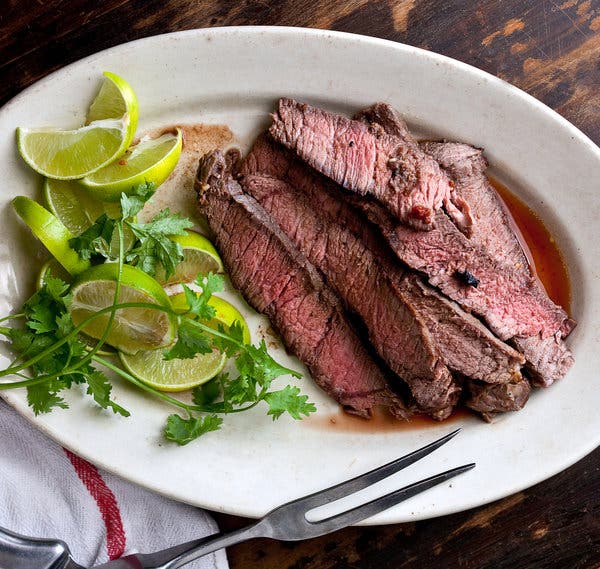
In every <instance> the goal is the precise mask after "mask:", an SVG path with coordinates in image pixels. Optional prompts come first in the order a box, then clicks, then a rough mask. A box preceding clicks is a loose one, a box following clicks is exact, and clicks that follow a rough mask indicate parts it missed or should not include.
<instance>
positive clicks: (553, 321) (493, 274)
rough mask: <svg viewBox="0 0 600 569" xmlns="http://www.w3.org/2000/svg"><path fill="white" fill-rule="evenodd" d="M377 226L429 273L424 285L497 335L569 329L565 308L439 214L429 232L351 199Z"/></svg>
mask: <svg viewBox="0 0 600 569" xmlns="http://www.w3.org/2000/svg"><path fill="white" fill-rule="evenodd" d="M353 201H354V203H355V204H356V205H357V206H358V207H359V208H360V209H362V210H363V211H364V212H365V213H366V214H367V217H368V218H369V219H370V220H371V221H372V222H373V223H375V224H376V225H378V226H379V228H380V229H381V232H382V234H383V236H384V237H385V239H386V240H387V242H388V243H389V245H390V246H391V248H392V249H393V251H394V252H395V253H396V255H397V256H398V258H399V259H400V260H401V261H403V262H404V263H406V264H407V265H408V266H409V267H411V268H413V269H415V270H417V271H420V272H422V273H424V274H425V275H427V276H428V279H429V283H430V284H431V285H433V286H435V287H437V288H439V289H440V290H441V291H442V292H443V293H444V294H445V295H446V296H448V297H450V298H451V299H452V300H454V301H456V302H458V303H459V304H460V305H461V306H463V307H465V308H467V309H469V310H471V311H473V312H474V313H475V314H477V315H479V316H481V317H482V318H484V319H485V321H486V322H487V324H488V326H489V327H490V329H491V330H492V332H494V333H495V334H496V335H497V336H498V337H499V338H500V339H502V340H508V339H510V338H513V337H514V336H525V337H527V336H536V335H538V334H541V336H542V337H543V338H547V337H549V336H554V335H556V334H557V333H559V334H561V336H562V335H564V334H565V333H567V332H568V331H569V330H570V329H571V324H570V321H569V319H568V317H567V315H566V314H565V312H564V311H563V310H562V309H561V308H560V307H558V306H556V305H555V304H554V303H553V302H552V301H551V300H550V299H549V298H548V296H547V295H546V293H545V292H544V291H543V290H542V289H541V287H540V285H539V283H538V282H537V281H535V280H534V279H532V278H531V277H528V276H527V275H524V274H523V273H521V272H518V271H516V270H515V269H514V268H513V267H510V266H506V265H502V264H500V263H499V262H497V261H496V260H495V259H494V258H492V257H491V256H490V255H489V253H488V252H487V251H486V250H485V249H484V248H483V247H481V246H479V245H477V244H475V243H472V242H470V241H469V240H468V239H467V238H466V237H465V236H464V235H463V234H462V233H461V232H460V231H458V229H457V228H456V226H455V225H454V224H453V223H452V222H451V221H450V219H448V218H447V217H446V215H445V214H444V213H442V212H439V213H438V214H437V215H436V217H437V220H436V227H435V229H433V230H431V231H415V230H413V229H410V228H409V227H406V226H405V225H402V224H399V223H397V222H396V221H395V220H394V219H393V218H392V217H391V216H390V215H389V214H388V213H387V211H385V209H384V208H382V207H381V206H380V205H379V204H377V203H375V202H367V201H365V200H362V199H361V200H353Z"/></svg>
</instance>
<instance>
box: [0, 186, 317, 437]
mask: <svg viewBox="0 0 600 569" xmlns="http://www.w3.org/2000/svg"><path fill="white" fill-rule="evenodd" d="M153 193H154V187H153V186H152V184H142V185H140V186H138V187H136V188H133V189H132V191H131V192H130V193H129V194H127V195H126V194H122V196H121V210H122V215H121V217H119V218H116V219H115V218H110V217H108V216H107V215H102V216H100V217H99V218H98V219H97V220H96V221H95V223H94V224H92V225H91V226H90V227H89V228H88V229H87V230H86V231H84V232H83V233H82V234H80V235H79V236H77V237H75V238H73V239H71V240H70V242H69V244H70V246H71V247H72V248H73V249H74V250H76V251H77V252H78V253H79V255H80V256H81V257H82V258H83V259H89V260H92V261H93V262H103V261H104V260H107V259H108V260H114V251H113V250H114V246H113V245H112V244H113V243H114V242H115V240H116V241H117V242H118V244H119V247H118V255H117V261H118V263H119V279H118V280H117V283H116V289H115V294H114V297H113V302H112V305H110V306H108V307H106V308H104V309H102V310H100V311H98V312H96V313H95V314H92V315H91V316H89V317H88V318H87V319H85V320H84V321H83V322H81V323H80V324H79V325H78V326H75V325H74V324H73V321H72V320H71V315H70V312H69V306H70V302H71V295H70V285H69V284H68V283H66V282H64V281H62V280H60V279H58V278H54V277H51V276H48V277H47V278H46V279H45V283H44V285H43V286H42V287H41V289H40V290H38V291H37V292H36V293H34V294H33V295H32V296H31V297H30V298H29V299H28V300H27V301H26V302H25V303H24V305H23V307H22V310H21V311H20V312H19V313H18V314H15V315H12V316H7V317H5V318H3V319H0V323H4V322H6V321H7V320H13V321H14V322H15V325H14V326H12V327H8V326H0V334H1V335H3V336H5V337H6V338H7V340H8V342H9V344H10V345H11V347H12V349H13V351H14V352H15V353H16V355H17V357H16V358H15V359H14V361H13V362H11V364H10V365H9V366H8V367H7V368H5V369H4V370H0V379H1V378H3V377H7V376H9V375H12V376H16V377H17V378H18V380H16V381H10V382H2V381H0V390H4V389H14V388H19V387H24V388H26V389H27V400H28V403H29V405H30V406H31V408H32V409H33V411H34V413H35V414H39V413H48V412H50V411H52V410H53V409H56V408H62V409H66V408H68V404H67V402H66V400H65V399H64V397H63V395H62V393H63V392H64V391H65V390H68V389H71V388H72V387H73V386H75V385H79V386H82V387H83V391H84V392H85V393H86V394H87V395H89V396H91V398H92V400H93V401H94V402H95V404H97V405H98V406H99V407H101V408H103V409H108V410H111V411H112V412H113V413H116V414H119V415H122V416H124V417H127V416H129V412H128V411H127V410H126V409H124V408H123V407H121V406H120V405H119V404H117V403H116V402H115V401H114V400H113V399H111V390H112V383H111V379H110V377H109V375H107V374H106V373H105V370H109V371H112V372H114V373H115V374H117V375H118V376H120V377H121V378H123V379H125V380H126V381H128V382H130V383H132V384H134V385H136V386H137V387H138V388H140V389H141V390H144V391H146V392H148V393H150V394H151V395H153V396H154V397H157V398H160V399H161V400H163V401H165V402H167V403H169V404H170V405H172V406H174V407H176V408H178V409H179V411H178V412H177V413H173V414H171V415H169V416H168V417H167V420H166V424H165V428H164V436H165V437H166V438H167V439H168V440H170V441H173V442H175V443H178V444H180V445H184V444H188V443H189V442H191V441H193V440H195V439H197V438H198V437H200V436H202V435H204V434H206V433H209V432H211V431H216V430H218V429H220V428H221V426H222V424H223V417H222V415H227V414H230V413H238V412H242V411H245V410H248V409H251V408H253V407H255V406H257V405H258V404H260V403H261V402H262V403H264V404H266V406H267V408H268V409H267V414H268V415H269V416H271V417H272V418H273V420H275V419H278V418H279V417H281V416H282V415H283V414H285V413H287V414H289V415H290V416H291V417H292V418H294V419H301V418H302V417H303V416H307V415H309V414H310V413H313V412H314V411H315V410H316V408H315V406H314V404H313V403H310V402H309V401H308V397H307V396H305V395H302V394H301V393H300V389H299V388H298V387H296V386H291V385H286V386H284V387H282V388H281V387H280V388H278V389H276V388H274V385H273V384H274V382H275V381H276V380H277V379H278V378H280V377H282V376H286V375H289V376H292V377H296V378H298V377H300V375H299V374H298V373H297V372H296V371H294V370H291V369H288V368H286V367H284V366H282V365H281V364H279V363H278V362H277V361H275V360H274V359H273V357H272V356H271V355H270V354H269V352H268V350H267V346H266V344H265V342H264V341H261V342H260V343H259V344H258V345H249V344H246V343H245V342H244V339H243V328H242V326H241V324H240V323H239V322H234V324H233V325H232V326H229V327H227V328H226V327H224V326H223V325H221V324H219V325H218V326H215V324H214V322H215V320H214V317H215V310H214V308H213V307H212V306H211V305H210V303H209V301H210V298H211V297H212V295H213V294H214V293H216V292H220V291H222V290H223V286H224V282H223V277H221V276H220V275H215V274H212V273H209V274H207V275H199V276H198V278H197V279H196V281H195V283H194V284H195V285H196V286H197V287H198V288H199V289H200V292H196V291H195V290H192V288H191V287H189V286H186V285H184V287H183V289H184V292H185V298H186V300H187V304H188V311H187V312H186V313H184V314H181V313H179V312H177V313H176V312H175V311H174V310H172V309H171V308H169V307H164V306H159V305H157V304H152V303H119V302H118V299H119V291H120V287H121V279H120V275H121V272H122V266H123V264H124V263H128V264H131V265H134V266H136V267H138V268H140V269H141V270H143V271H145V272H147V273H148V274H151V275H154V274H155V273H156V271H157V269H158V267H162V270H163V271H164V274H165V275H166V277H167V278H168V277H169V276H170V275H172V274H173V273H174V271H175V267H176V266H177V264H178V263H179V262H180V261H181V260H182V258H183V253H182V250H181V247H180V245H179V244H178V243H177V242H176V241H174V240H173V239H172V237H173V236H174V235H185V233H186V230H187V229H189V228H190V227H191V226H192V223H191V221H190V220H189V219H186V218H183V217H181V216H180V215H178V214H172V213H170V212H169V210H163V211H162V212H160V213H159V214H157V215H156V216H155V217H154V218H152V219H151V220H150V221H148V222H146V223H140V222H138V221H137V219H136V216H137V214H138V213H139V212H140V211H141V209H142V208H143V206H144V204H145V203H146V201H147V200H148V199H149V198H150V197H151V196H152V195H153ZM125 230H129V231H130V232H131V233H132V235H133V236H134V239H133V242H132V243H131V245H130V246H129V248H128V249H127V250H125V247H124V237H123V236H124V232H125ZM134 306H135V307H137V308H147V309H152V310H163V311H166V312H169V313H170V314H171V315H172V316H173V317H175V318H176V319H177V322H178V326H177V340H176V342H175V343H174V344H173V345H172V346H170V347H169V348H168V349H166V350H165V351H164V358H165V359H167V360H171V359H176V358H179V359H186V358H193V357H195V356H196V355H198V354H206V353H210V352H211V351H212V350H219V351H221V352H223V353H224V354H226V355H227V357H228V358H229V359H230V361H231V362H232V363H233V365H232V366H230V367H231V368H232V369H231V371H230V372H222V373H220V374H218V375H217V376H216V377H215V378H214V379H213V380H211V381H210V382H208V383H206V384H204V385H201V386H198V387H196V388H195V389H193V391H192V394H191V402H189V403H188V402H184V401H182V400H180V399H178V398H174V397H172V396H170V395H168V394H166V393H164V392H161V391H158V390H156V389H155V388H153V387H151V386H149V385H147V384H145V383H143V382H141V381H140V380H139V379H137V378H136V377H135V376H133V375H132V374H130V373H129V372H128V371H126V370H124V369H123V368H122V367H121V366H120V364H119V362H118V360H113V359H112V358H110V357H108V356H101V355H100V349H101V348H102V346H103V345H104V343H105V342H106V340H107V339H108V337H109V335H110V330H111V327H112V323H113V320H114V318H115V314H116V312H117V311H118V310H119V309H122V308H132V307H134ZM107 313H108V314H109V316H110V317H109V319H108V322H107V325H106V328H105V330H104V333H103V334H102V337H101V338H100V340H98V341H97V342H96V343H95V344H94V345H93V346H90V345H88V344H87V342H86V341H84V340H83V338H82V336H81V330H82V329H84V328H85V326H86V325H87V324H88V323H89V322H90V321H92V320H93V319H95V318H98V317H100V316H102V315H104V314H107Z"/></svg>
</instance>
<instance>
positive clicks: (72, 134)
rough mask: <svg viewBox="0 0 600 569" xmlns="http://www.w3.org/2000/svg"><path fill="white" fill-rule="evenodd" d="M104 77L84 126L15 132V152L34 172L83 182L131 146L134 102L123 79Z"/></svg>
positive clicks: (131, 91)
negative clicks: (84, 178) (16, 151)
mask: <svg viewBox="0 0 600 569" xmlns="http://www.w3.org/2000/svg"><path fill="white" fill-rule="evenodd" d="M104 75H105V79H104V83H103V84H102V87H101V89H100V92H99V93H98V96H97V97H96V99H95V100H94V102H93V103H92V106H91V107H90V111H89V113H88V124H86V125H85V126H83V127H81V128H78V129H75V130H61V129H56V128H36V129H30V128H24V127H20V128H18V129H17V146H18V148H19V152H20V154H21V156H22V158H23V160H25V162H27V164H29V166H31V167H32V168H33V169H34V170H35V171H36V172H39V173H40V174H42V175H44V176H46V177H48V178H56V179H59V180H70V179H75V178H83V177H84V176H87V175H88V174H91V173H92V172H95V171H96V170H98V169H100V168H102V167H103V166H105V165H106V164H109V163H110V162H112V161H113V160H115V159H116V158H118V157H119V156H120V155H121V154H123V153H124V152H125V150H126V149H127V148H128V146H129V145H130V144H131V141H132V140H133V137H134V135H135V129H136V128H137V118H138V103H137V98H136V96H135V93H134V92H133V89H132V88H131V87H130V86H129V85H128V84H127V83H126V82H125V81H124V80H123V79H121V78H120V77H118V76H117V75H114V74H112V73H105V74H104Z"/></svg>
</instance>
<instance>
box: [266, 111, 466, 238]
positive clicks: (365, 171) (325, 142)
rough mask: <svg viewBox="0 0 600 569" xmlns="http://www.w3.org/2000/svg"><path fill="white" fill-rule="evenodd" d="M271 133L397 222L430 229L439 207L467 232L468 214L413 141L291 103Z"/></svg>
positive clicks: (279, 114) (276, 117)
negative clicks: (376, 203)
mask: <svg viewBox="0 0 600 569" xmlns="http://www.w3.org/2000/svg"><path fill="white" fill-rule="evenodd" d="M270 133H271V135H272V136H273V138H274V139H275V140H276V141H278V142H280V143H282V144H283V145H284V146H286V147H287V148H290V149H291V150H293V151H295V152H296V153H297V154H298V156H300V158H302V159H303V160H304V161H305V162H306V163H307V164H309V165H310V166H312V167H313V168H314V169H315V170H317V171H319V172H321V173H322V174H325V175H326V176H328V177H329V178H331V179H332V180H334V181H335V182H337V183H338V184H340V185H341V186H342V187H344V188H346V189H347V190H349V191H351V192H356V193H357V194H358V195H361V196H362V195H369V196H373V197H374V198H376V199H377V200H378V201H379V202H380V203H381V204H383V205H384V206H385V207H386V208H387V209H388V210H389V212H390V213H391V214H392V215H393V216H395V217H396V218H398V219H399V220H401V221H402V222H404V223H407V224H409V225H410V226H412V227H414V228H416V229H426V230H428V229H431V228H432V227H433V226H434V225H435V212H436V211H437V210H439V208H441V207H442V206H444V207H445V208H446V210H447V211H448V213H449V214H450V215H451V216H453V219H454V220H455V221H456V223H457V224H458V225H459V226H461V227H463V229H464V230H465V231H467V232H468V228H469V225H470V217H469V213H468V211H467V210H466V209H465V208H463V202H462V201H461V200H459V199H457V198H456V196H455V194H454V191H453V186H452V182H451V181H450V179H449V178H448V176H446V175H445V174H444V173H443V172H442V170H441V169H440V167H439V165H438V164H437V162H435V160H432V159H431V158H430V157H429V156H427V155H426V154H425V153H424V152H423V151H422V150H421V149H420V148H419V145H418V144H417V143H416V142H415V141H414V140H413V139H412V138H402V137H399V136H396V135H395V134H394V133H388V132H386V131H385V130H384V129H383V128H382V127H381V126H379V125H377V124H376V123H374V124H373V125H369V124H367V123H365V122H363V121H359V120H352V119H349V118H347V117H344V116H341V115H335V114H332V113H329V112H327V111H324V110H322V109H318V108H316V107H311V106H309V105H306V104H302V103H298V102H297V101H294V100H293V99H281V100H280V101H279V108H278V111H277V113H275V114H274V115H273V124H272V126H271V129H270Z"/></svg>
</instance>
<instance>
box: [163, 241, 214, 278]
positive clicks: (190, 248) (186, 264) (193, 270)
mask: <svg viewBox="0 0 600 569" xmlns="http://www.w3.org/2000/svg"><path fill="white" fill-rule="evenodd" d="M171 239H173V241H175V242H177V243H179V244H180V245H181V248H182V249H183V260H182V261H181V262H180V263H179V264H178V265H177V266H176V267H175V273H174V274H173V275H171V276H170V277H169V278H168V279H166V278H165V272H164V269H163V268H162V267H158V268H157V270H156V277H155V278H156V280H157V281H158V282H160V283H163V284H164V285H171V284H175V283H183V282H192V281H193V280H195V278H196V277H197V276H198V274H199V273H204V274H206V273H210V272H212V273H222V272H223V261H221V257H219V253H218V252H217V250H216V249H215V247H214V245H213V244H212V243H211V242H210V241H209V240H208V239H207V238H206V237H204V236H203V235H200V234H199V233H196V232H194V231H188V233H187V235H173V236H172V237H171Z"/></svg>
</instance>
